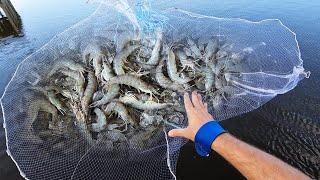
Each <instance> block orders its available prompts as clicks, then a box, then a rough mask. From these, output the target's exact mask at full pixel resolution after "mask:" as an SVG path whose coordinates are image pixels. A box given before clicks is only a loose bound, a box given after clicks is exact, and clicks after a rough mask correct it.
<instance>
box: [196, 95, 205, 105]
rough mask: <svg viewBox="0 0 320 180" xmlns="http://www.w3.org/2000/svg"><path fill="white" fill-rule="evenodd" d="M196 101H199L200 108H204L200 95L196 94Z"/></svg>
mask: <svg viewBox="0 0 320 180" xmlns="http://www.w3.org/2000/svg"><path fill="white" fill-rule="evenodd" d="M198 99H199V104H200V105H201V107H202V108H205V107H204V104H203V101H202V96H201V94H198Z"/></svg>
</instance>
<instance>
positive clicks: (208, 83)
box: [204, 67, 215, 91]
mask: <svg viewBox="0 0 320 180" xmlns="http://www.w3.org/2000/svg"><path fill="white" fill-rule="evenodd" d="M204 75H205V89H206V91H209V90H210V89H211V88H212V86H213V84H214V80H215V79H214V78H215V77H214V73H213V71H212V69H211V68H209V67H205V68H204Z"/></svg>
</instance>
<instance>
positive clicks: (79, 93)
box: [28, 32, 244, 142]
mask: <svg viewBox="0 0 320 180" xmlns="http://www.w3.org/2000/svg"><path fill="white" fill-rule="evenodd" d="M243 59H244V56H243V54H239V53H234V52H233V51H232V44H227V43H225V42H223V41H221V40H219V38H217V37H212V38H210V39H205V40H201V39H198V40H195V39H191V38H188V39H184V40H181V41H180V42H176V43H174V44H168V43H165V41H164V37H163V33H162V32H157V33H156V34H155V35H154V36H153V37H149V38H144V39H141V40H130V41H128V42H126V43H124V46H123V47H122V49H120V50H117V48H116V46H115V45H114V44H112V43H109V45H108V46H102V45H99V43H96V41H93V43H91V44H88V45H87V47H86V48H85V49H84V50H83V51H82V52H81V60H80V61H74V60H73V59H72V58H67V57H64V58H60V59H57V60H56V61H55V62H54V64H53V66H52V67H50V70H49V71H48V72H47V74H46V75H45V77H42V78H41V80H39V81H37V82H34V83H31V84H32V87H31V88H30V89H31V90H32V91H33V92H34V93H40V94H42V95H43V97H44V98H38V99H37V100H34V101H33V102H32V103H30V104H29V105H28V106H29V109H30V110H29V111H28V119H29V123H28V124H29V128H28V130H30V131H32V124H33V122H34V121H35V120H36V118H37V114H38V112H39V111H42V112H45V113H49V114H50V116H47V117H48V118H50V119H49V126H48V127H47V130H46V131H48V130H50V131H51V132H54V133H60V134H63V133H67V132H68V131H70V129H72V128H76V129H77V130H78V131H79V132H80V134H82V136H83V137H85V139H86V140H87V141H88V142H95V141H96V140H97V139H98V138H99V136H100V134H103V133H114V134H116V136H117V137H123V138H116V139H117V140H119V139H122V140H128V139H130V138H129V137H132V138H131V139H133V136H132V134H133V132H135V131H137V130H139V131H140V130H141V131H143V132H144V133H147V134H148V136H147V137H145V136H139V137H144V138H145V139H146V140H147V139H148V138H149V137H151V136H152V134H153V132H155V131H156V129H159V127H161V126H163V125H164V124H176V125H181V124H182V123H184V122H185V113H184V107H183V102H182V100H181V97H182V96H181V95H182V94H183V93H184V92H190V91H192V90H197V91H198V92H200V93H202V94H203V97H204V98H206V99H207V100H209V102H211V104H212V105H213V106H214V107H216V106H218V105H219V104H221V103H223V101H225V100H227V98H228V97H227V96H226V93H224V91H223V90H224V89H227V88H226V87H228V85H229V82H228V81H229V80H228V77H227V74H228V73H229V74H230V73H237V68H236V67H237V65H239V64H240V63H241V61H242V60H243ZM41 81H44V82H45V83H41ZM38 139H39V138H38ZM133 141H134V140H132V142H133Z"/></svg>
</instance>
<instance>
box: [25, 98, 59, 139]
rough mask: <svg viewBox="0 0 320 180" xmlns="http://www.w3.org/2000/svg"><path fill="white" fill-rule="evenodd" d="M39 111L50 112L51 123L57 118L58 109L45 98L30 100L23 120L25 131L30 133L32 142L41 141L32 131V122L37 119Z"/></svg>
mask: <svg viewBox="0 0 320 180" xmlns="http://www.w3.org/2000/svg"><path fill="white" fill-rule="evenodd" d="M40 111H43V112H47V113H50V114H51V117H52V119H51V121H52V122H53V123H56V122H57V120H58V111H57V109H56V108H55V107H54V106H53V105H52V104H51V103H50V102H49V101H47V100H45V99H37V100H34V101H31V103H30V104H29V105H28V109H27V121H26V122H25V127H26V130H27V132H29V133H30V134H32V136H33V138H31V139H32V140H33V141H34V142H42V140H41V139H40V138H39V137H37V136H36V135H35V134H34V133H33V132H32V131H33V130H32V124H33V122H34V121H35V120H36V119H37V116H38V113H39V112H40Z"/></svg>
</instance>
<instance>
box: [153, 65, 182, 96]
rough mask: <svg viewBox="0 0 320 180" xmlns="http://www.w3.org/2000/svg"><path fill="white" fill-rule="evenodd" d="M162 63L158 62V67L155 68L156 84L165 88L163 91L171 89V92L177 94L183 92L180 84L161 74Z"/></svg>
mask: <svg viewBox="0 0 320 180" xmlns="http://www.w3.org/2000/svg"><path fill="white" fill-rule="evenodd" d="M163 65H164V63H163V61H160V63H159V65H158V66H157V68H156V81H157V83H158V84H159V85H160V86H161V87H163V88H165V89H171V90H173V91H178V92H184V88H183V86H182V85H181V84H178V83H175V82H172V81H171V80H170V79H169V78H167V77H165V75H164V74H163V71H162V70H163Z"/></svg>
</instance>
